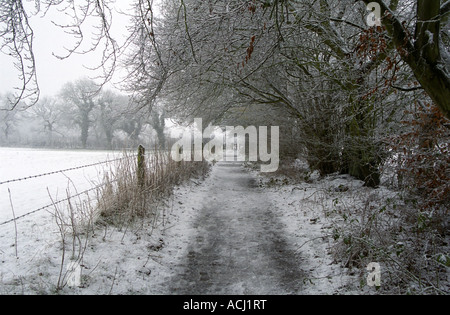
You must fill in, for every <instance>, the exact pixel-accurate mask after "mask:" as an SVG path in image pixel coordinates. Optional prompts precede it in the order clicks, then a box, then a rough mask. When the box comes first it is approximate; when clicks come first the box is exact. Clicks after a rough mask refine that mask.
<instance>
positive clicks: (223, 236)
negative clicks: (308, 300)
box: [168, 162, 304, 294]
mask: <svg viewBox="0 0 450 315" xmlns="http://www.w3.org/2000/svg"><path fill="white" fill-rule="evenodd" d="M215 167H216V170H215V172H214V178H209V179H208V180H209V182H210V183H211V184H210V185H208V186H207V187H208V188H207V191H206V192H205V191H202V192H199V193H201V194H202V196H204V197H206V198H207V200H204V202H203V203H204V205H203V207H202V208H201V210H200V211H199V212H198V214H197V216H196V218H195V219H194V220H193V223H192V228H193V230H195V231H196V232H195V233H194V235H193V236H191V239H189V240H188V246H187V250H186V254H185V256H184V257H183V258H182V262H181V264H180V265H179V266H178V267H176V268H175V270H176V274H175V275H174V276H172V278H171V279H170V280H169V283H168V286H169V287H168V289H169V292H170V293H171V294H298V293H299V292H301V288H302V282H303V278H304V274H303V272H302V271H301V268H300V265H301V257H300V256H299V254H297V253H296V252H295V250H294V249H293V247H292V246H291V245H290V244H289V243H288V241H287V238H285V237H284V235H286V234H285V233H286V232H285V231H284V226H283V224H282V223H281V222H280V221H279V220H278V218H277V217H276V215H275V214H274V213H275V211H274V207H275V206H276V205H274V204H273V201H271V200H269V199H268V198H267V196H266V195H265V194H264V190H263V189H260V188H259V187H257V186H256V183H255V179H254V178H253V176H252V175H251V174H249V173H248V172H246V171H245V170H244V169H243V167H242V166H241V164H240V163H232V162H231V163H230V162H221V163H218V164H217V165H216V166H215ZM193 193H195V192H193Z"/></svg>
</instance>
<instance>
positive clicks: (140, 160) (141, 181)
mask: <svg viewBox="0 0 450 315" xmlns="http://www.w3.org/2000/svg"><path fill="white" fill-rule="evenodd" d="M137 176H138V185H139V187H141V188H143V187H144V185H145V148H144V147H143V146H142V145H139V147H138V155H137Z"/></svg>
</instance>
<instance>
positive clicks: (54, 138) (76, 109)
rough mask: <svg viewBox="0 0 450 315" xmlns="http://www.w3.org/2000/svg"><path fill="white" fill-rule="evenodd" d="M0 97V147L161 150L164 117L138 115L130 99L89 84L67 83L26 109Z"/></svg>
mask: <svg viewBox="0 0 450 315" xmlns="http://www.w3.org/2000/svg"><path fill="white" fill-rule="evenodd" d="M9 97H10V95H7V94H6V95H2V96H1V97H0V145H4V146H20V145H22V146H33V147H49V148H83V149H86V148H102V149H117V148H128V147H137V145H138V143H145V144H147V145H148V146H154V145H158V146H160V147H164V146H165V129H164V119H165V116H164V112H163V111H160V110H158V109H156V107H155V109H154V110H153V111H152V112H151V113H148V112H147V111H146V110H141V111H138V110H137V109H136V107H135V106H134V104H133V101H132V99H131V98H130V97H129V96H126V95H123V94H120V93H118V92H114V91H112V90H108V89H104V88H99V86H98V85H97V84H96V83H95V82H94V81H92V80H89V79H79V80H77V81H75V82H69V83H66V84H65V85H64V86H63V88H62V89H61V92H60V93H59V94H58V95H57V96H54V97H41V98H40V99H39V101H38V102H37V103H36V104H35V105H33V106H31V107H28V108H26V107H22V106H20V105H21V104H19V105H18V106H16V107H15V108H14V109H13V110H10V109H8V107H7V104H8V102H9V100H8V98H9Z"/></svg>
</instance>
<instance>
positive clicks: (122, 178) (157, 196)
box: [97, 150, 208, 224]
mask: <svg viewBox="0 0 450 315" xmlns="http://www.w3.org/2000/svg"><path fill="white" fill-rule="evenodd" d="M207 171H208V164H207V163H206V162H175V161H173V160H172V159H171V158H170V156H169V154H168V153H167V152H162V151H158V150H154V151H151V152H150V153H149V154H146V155H145V161H144V163H143V169H142V168H141V169H140V170H138V163H137V158H136V157H135V156H130V155H128V156H125V158H124V159H122V160H120V161H118V162H117V163H116V164H115V165H114V167H113V168H112V169H111V170H110V171H109V172H108V173H107V174H106V175H105V185H104V186H103V187H102V188H101V189H100V190H99V192H98V204H97V209H98V210H97V211H98V212H99V213H100V219H101V220H102V221H104V222H106V223H108V224H123V223H126V222H129V221H130V220H133V219H136V218H146V217H153V216H156V215H157V211H158V209H157V208H158V204H159V203H160V201H161V200H162V199H163V198H165V197H168V196H170V195H171V193H172V190H173V187H174V186H175V185H178V184H180V183H182V182H183V181H185V180H187V179H189V178H191V177H193V176H195V177H198V176H203V175H205V174H206V173H207Z"/></svg>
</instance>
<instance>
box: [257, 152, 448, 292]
mask: <svg viewBox="0 0 450 315" xmlns="http://www.w3.org/2000/svg"><path fill="white" fill-rule="evenodd" d="M250 167H251V166H250ZM253 173H254V174H255V176H257V177H258V179H259V185H260V186H261V187H264V189H265V191H266V194H268V195H269V196H270V199H271V200H274V204H276V205H277V208H278V213H279V217H280V218H281V220H282V221H283V223H284V224H285V225H286V228H287V231H289V232H288V233H289V237H290V238H291V241H292V242H293V243H294V244H296V246H298V251H300V252H301V254H302V255H303V256H304V257H305V259H306V261H307V263H306V264H304V266H305V267H304V268H305V271H306V272H308V273H309V276H308V277H307V279H305V287H304V292H302V293H304V294H449V293H450V254H449V244H450V237H449V235H445V234H444V235H441V234H439V233H438V232H437V231H432V230H430V229H428V228H429V225H427V222H428V220H431V217H432V213H431V214H429V216H430V217H423V218H422V217H421V216H425V214H424V213H425V212H421V211H417V209H415V207H413V206H412V205H411V204H410V203H409V202H408V201H407V197H406V196H405V195H404V194H403V193H402V192H401V191H398V190H396V189H394V188H391V187H390V185H388V184H386V185H381V186H380V187H379V188H377V189H374V188H368V187H364V183H363V182H362V181H359V180H356V179H354V178H352V177H351V176H349V175H339V174H333V175H329V176H326V177H324V178H321V177H320V176H319V174H318V173H317V172H313V173H311V172H310V171H308V170H307V169H306V168H305V165H304V163H301V162H299V161H298V160H297V161H295V163H294V164H293V165H291V166H289V167H287V170H286V169H284V170H283V171H282V172H279V173H278V174H261V173H258V172H257V171H255V170H253ZM293 173H295V175H293ZM292 175H293V176H292ZM377 281H378V282H377Z"/></svg>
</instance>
